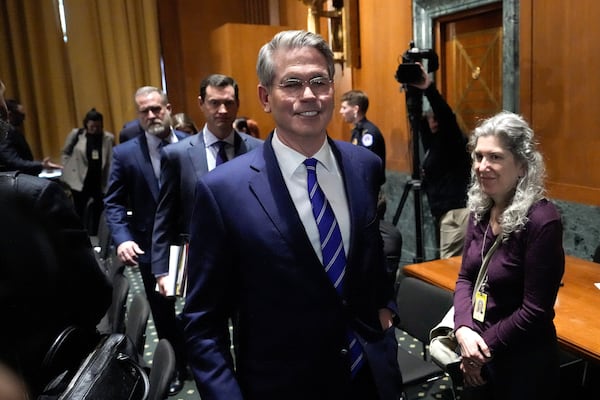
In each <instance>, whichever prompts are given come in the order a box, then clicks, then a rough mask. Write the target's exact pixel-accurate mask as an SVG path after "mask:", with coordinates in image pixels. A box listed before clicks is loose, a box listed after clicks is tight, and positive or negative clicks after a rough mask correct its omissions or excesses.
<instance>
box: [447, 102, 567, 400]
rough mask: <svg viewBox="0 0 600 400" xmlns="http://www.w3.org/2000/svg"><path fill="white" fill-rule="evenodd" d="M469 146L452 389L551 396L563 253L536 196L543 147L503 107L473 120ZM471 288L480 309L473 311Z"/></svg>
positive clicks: (507, 396) (490, 395)
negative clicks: (457, 377) (459, 382)
mask: <svg viewBox="0 0 600 400" xmlns="http://www.w3.org/2000/svg"><path fill="white" fill-rule="evenodd" d="M469 147H470V149H471V150H472V153H471V154H472V158H473V168H472V173H471V187H470V189H469V192H468V203H467V206H468V208H469V211H470V216H469V224H468V228H467V234H466V238H465V249H464V254H463V258H462V266H461V269H460V272H459V276H458V280H457V283H456V289H455V293H454V307H455V332H456V338H457V340H458V343H459V344H460V350H461V354H462V361H461V365H460V369H461V371H462V372H463V375H464V385H465V389H464V393H463V395H461V398H463V399H486V400H487V399H498V400H500V399H502V400H516V399H519V400H521V399H522V400H536V399H539V400H542V399H544V400H546V399H555V398H557V396H558V394H559V392H560V391H559V360H558V344H557V338H556V329H555V327H554V323H553V319H554V303H555V301H556V296H557V293H558V288H559V285H560V282H561V279H562V276H563V272H564V268H565V256H564V251H563V245H562V234H563V227H562V222H561V217H560V215H559V213H558V210H557V209H556V207H555V206H554V205H553V204H552V203H551V202H550V201H549V200H548V199H547V198H546V197H545V189H544V182H543V180H544V177H545V168H544V161H543V158H542V155H541V154H540V153H539V151H538V149H537V144H536V142H535V140H534V133H533V130H532V129H531V128H530V127H529V126H528V124H527V122H526V121H525V120H524V119H523V118H522V117H521V116H519V115H516V114H513V113H510V112H501V113H499V114H497V115H495V116H493V117H491V118H488V119H487V120H485V121H483V122H481V123H480V125H479V126H478V127H477V128H475V130H474V132H473V134H472V135H471V138H470V140H469ZM499 236H500V238H499V239H500V240H501V242H500V245H499V247H498V248H497V250H496V251H495V252H494V253H493V255H492V256H491V258H490V261H489V264H488V269H487V274H485V276H484V277H483V278H482V281H481V282H476V280H477V275H478V271H479V267H480V266H481V263H482V257H483V254H485V253H486V252H487V251H488V249H489V248H490V247H491V246H492V244H493V243H494V242H495V241H496V239H497V238H498V237H499ZM474 293H475V295H474ZM473 296H475V298H476V299H477V300H481V301H482V302H483V304H482V309H483V312H477V310H474V308H473Z"/></svg>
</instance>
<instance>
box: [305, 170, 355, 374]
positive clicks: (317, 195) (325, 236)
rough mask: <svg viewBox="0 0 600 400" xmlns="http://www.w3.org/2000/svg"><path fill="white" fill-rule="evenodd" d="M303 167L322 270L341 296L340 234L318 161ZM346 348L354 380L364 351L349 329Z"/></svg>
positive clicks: (342, 262) (343, 269)
mask: <svg viewBox="0 0 600 400" xmlns="http://www.w3.org/2000/svg"><path fill="white" fill-rule="evenodd" d="M304 165H305V166H306V173H307V176H306V181H307V187H308V197H309V198H310V204H311V206H312V211H313V216H314V217H315V220H316V222H317V228H318V229H319V238H320V240H321V250H322V253H323V266H324V267H325V271H326V272H327V276H328V277H329V279H330V280H331V283H332V284H333V286H334V287H335V290H336V291H337V292H338V294H339V295H340V296H341V295H342V290H343V284H344V275H345V274H346V253H345V252H344V242H343V241H342V234H341V232H340V227H339V226H338V223H337V220H336V219H335V214H334V213H333V209H332V208H331V205H330V204H329V202H328V201H327V198H326V197H325V193H323V190H322V189H321V187H320V186H319V182H318V181H317V160H316V159H315V158H307V159H306V160H304ZM348 344H349V353H350V360H351V369H350V370H351V372H352V375H353V376H354V374H355V373H356V372H357V371H358V370H359V369H360V367H361V365H362V363H363V351H362V347H361V345H360V343H359V342H358V340H357V338H356V334H355V333H354V332H353V331H352V330H350V329H348Z"/></svg>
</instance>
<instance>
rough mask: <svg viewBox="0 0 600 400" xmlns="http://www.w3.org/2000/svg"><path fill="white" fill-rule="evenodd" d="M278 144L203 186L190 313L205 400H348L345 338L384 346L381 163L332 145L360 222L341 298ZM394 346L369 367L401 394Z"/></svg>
mask: <svg viewBox="0 0 600 400" xmlns="http://www.w3.org/2000/svg"><path fill="white" fill-rule="evenodd" d="M271 140H272V135H271V136H270V137H269V139H268V140H267V141H266V142H265V144H264V145H263V147H262V148H259V149H257V150H255V151H253V152H251V153H249V154H246V155H243V156H240V157H238V158H236V159H235V160H232V161H229V162H228V163H226V164H224V165H222V166H220V167H219V168H217V169H215V170H214V171H211V172H210V173H209V174H206V175H205V176H204V177H203V178H202V179H201V181H200V182H199V184H198V186H197V189H196V204H195V208H194V214H193V217H192V221H191V242H190V254H189V281H188V282H189V288H188V296H187V299H186V304H185V307H184V312H183V321H184V331H185V336H186V343H187V349H188V358H189V360H190V365H191V367H192V371H193V373H194V377H195V379H196V384H197V385H198V388H199V390H200V395H201V397H202V399H204V400H215V399H223V400H225V399H227V400H238V399H242V398H243V399H245V400H255V399H257V400H258V399H261V400H265V399H267V400H268V399H340V400H341V399H348V398H351V397H350V393H349V388H350V365H349V356H348V355H347V354H346V352H345V351H344V349H346V348H347V339H346V329H347V327H348V326H349V325H351V326H352V327H353V328H354V329H355V330H356V331H357V332H358V333H360V334H361V335H362V336H363V337H364V338H366V339H368V340H369V341H376V340H377V339H382V338H383V337H384V333H383V332H382V330H381V325H380V322H379V320H378V317H377V315H378V313H377V310H378V309H380V308H384V307H386V306H388V305H389V304H390V302H391V300H392V297H393V289H392V287H391V285H390V284H389V280H388V279H387V278H386V273H385V266H384V257H383V251H382V241H381V236H380V234H379V228H378V227H379V223H378V219H377V215H376V202H377V194H378V192H379V187H380V186H381V183H382V181H383V168H382V165H381V160H380V159H379V158H378V157H377V156H375V155H374V154H373V153H371V152H369V151H366V150H365V149H362V148H360V147H357V146H353V145H351V144H349V143H344V142H338V141H335V142H334V141H330V144H331V146H332V149H333V152H334V154H335V157H336V159H337V162H338V164H339V167H340V170H341V172H342V176H343V182H344V186H345V188H346V194H347V199H348V206H349V212H350V224H351V233H350V240H351V243H350V247H349V252H348V264H347V269H346V275H345V283H344V293H343V296H342V298H340V296H339V295H338V294H337V292H336V290H335V289H334V288H333V285H332V283H331V281H330V280H329V278H328V276H327V274H326V272H325V270H324V268H323V265H322V264H321V261H320V259H319V257H318V256H317V255H316V254H315V252H314V250H313V248H312V246H311V243H310V241H309V238H308V235H307V234H306V231H305V230H304V226H303V224H302V221H301V220H300V218H299V216H298V213H297V211H296V208H295V206H294V202H293V201H292V199H291V197H290V194H289V192H288V190H287V186H286V184H285V182H284V179H283V177H282V174H281V171H280V169H279V165H278V163H277V159H276V157H275V153H274V151H273V147H272V144H271ZM231 316H232V317H233V320H234V326H235V331H234V342H235V365H236V371H235V373H234V370H233V362H232V359H231V357H230V353H229V333H228V330H227V320H228V318H229V317H231ZM388 333H389V332H388ZM392 336H393V335H386V336H385V338H386V339H388V341H383V345H382V347H379V348H377V349H375V350H374V352H373V353H372V354H370V357H372V358H369V363H370V364H371V367H372V369H374V370H375V369H377V370H378V371H379V372H382V373H388V372H389V375H388V376H386V378H387V377H389V376H394V377H397V380H393V379H390V382H389V385H391V386H393V387H394V390H399V387H398V386H399V385H401V382H400V379H401V378H400V376H399V372H398V369H397V362H396V350H397V344H396V342H395V338H394V337H392ZM382 348H383V349H384V351H383V352H382V351H381V350H382ZM382 365H383V369H387V370H386V371H382V370H381V366H382ZM390 371H391V372H390ZM379 376H381V375H379ZM398 395H399V394H398V393H395V394H394V395H392V396H386V397H382V398H385V399H386V400H387V399H390V398H394V399H397V398H398V397H397V396H398Z"/></svg>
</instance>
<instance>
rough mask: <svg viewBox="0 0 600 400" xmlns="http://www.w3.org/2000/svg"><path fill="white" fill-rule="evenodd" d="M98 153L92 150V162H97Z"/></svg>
mask: <svg viewBox="0 0 600 400" xmlns="http://www.w3.org/2000/svg"><path fill="white" fill-rule="evenodd" d="M99 159H100V152H99V151H98V150H92V160H99Z"/></svg>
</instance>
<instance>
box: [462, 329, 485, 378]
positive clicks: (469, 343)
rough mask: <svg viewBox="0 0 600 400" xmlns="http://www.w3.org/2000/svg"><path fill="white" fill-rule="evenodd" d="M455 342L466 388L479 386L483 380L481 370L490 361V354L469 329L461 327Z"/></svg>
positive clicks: (480, 338)
mask: <svg viewBox="0 0 600 400" xmlns="http://www.w3.org/2000/svg"><path fill="white" fill-rule="evenodd" d="M456 340H458V344H459V345H460V352H461V355H462V361H461V363H460V370H461V371H462V373H463V375H464V379H465V385H466V386H481V385H483V384H485V380H484V379H483V377H482V376H481V368H482V367H483V366H484V365H485V364H486V363H487V362H488V361H489V360H490V359H491V357H492V353H491V352H490V349H489V348H488V346H487V344H486V343H485V341H484V340H483V338H482V337H481V336H480V335H479V334H478V333H477V332H475V331H474V330H472V329H471V328H469V327H466V326H461V327H460V328H458V330H457V331H456Z"/></svg>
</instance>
